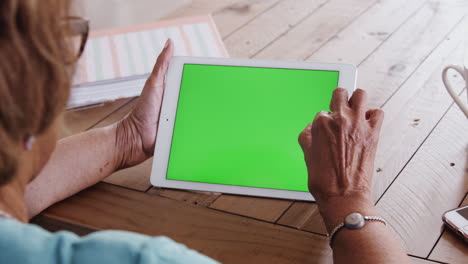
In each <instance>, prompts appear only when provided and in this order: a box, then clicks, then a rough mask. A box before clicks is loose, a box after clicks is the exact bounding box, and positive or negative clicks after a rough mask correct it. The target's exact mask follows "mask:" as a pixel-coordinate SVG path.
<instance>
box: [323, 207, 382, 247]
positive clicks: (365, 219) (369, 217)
mask: <svg viewBox="0 0 468 264" xmlns="http://www.w3.org/2000/svg"><path fill="white" fill-rule="evenodd" d="M353 214H358V215H360V214H359V213H352V214H349V215H348V216H346V218H347V217H349V216H351V215H353ZM346 218H345V219H346ZM362 218H363V220H364V221H377V222H381V223H383V224H384V225H387V221H385V219H383V218H382V217H380V216H362ZM345 226H346V224H345V221H343V222H341V223H340V224H339V225H337V226H336V227H335V228H333V230H332V231H331V233H330V234H328V237H329V238H330V241H329V243H330V247H331V248H333V239H334V237H335V235H336V233H337V232H338V231H340V230H341V229H343V228H344V227H345ZM363 226H364V225H363V224H362V225H359V226H357V227H349V226H348V227H347V228H348V229H351V230H352V229H360V228H362V227H363Z"/></svg>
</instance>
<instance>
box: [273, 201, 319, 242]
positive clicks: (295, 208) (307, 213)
mask: <svg viewBox="0 0 468 264" xmlns="http://www.w3.org/2000/svg"><path fill="white" fill-rule="evenodd" d="M278 224H281V225H285V226H291V227H295V228H297V229H301V230H307V231H310V232H314V233H318V234H322V235H326V234H327V229H326V228H325V224H324V222H323V218H322V216H321V215H320V211H319V209H318V206H317V204H316V203H311V202H295V203H294V204H293V205H292V206H291V208H289V209H288V211H287V212H286V213H285V214H284V215H283V216H282V217H281V218H280V219H279V220H278Z"/></svg>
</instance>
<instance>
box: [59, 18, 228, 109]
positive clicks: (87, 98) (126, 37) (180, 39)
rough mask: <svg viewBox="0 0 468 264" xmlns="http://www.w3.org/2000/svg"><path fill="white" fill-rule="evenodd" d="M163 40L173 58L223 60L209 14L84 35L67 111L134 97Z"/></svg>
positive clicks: (220, 40) (220, 45)
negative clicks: (170, 42)
mask: <svg viewBox="0 0 468 264" xmlns="http://www.w3.org/2000/svg"><path fill="white" fill-rule="evenodd" d="M168 38H171V39H172V40H173V42H174V46H175V51H174V53H175V54H174V55H175V56H197V57H229V55H228V53H227V51H226V48H225V46H224V43H223V41H222V39H221V36H220V34H219V32H218V30H217V28H216V25H215V23H214V21H213V19H212V17H211V16H210V15H208V16H197V17H186V18H182V19H176V20H167V21H159V22H156V23H152V24H145V25H137V26H131V27H125V28H116V29H111V30H105V31H96V32H92V33H90V37H89V40H88V42H87V44H86V49H85V51H84V53H83V56H82V57H81V59H80V61H79V62H78V67H77V71H76V73H75V76H74V80H73V87H72V89H71V96H70V99H69V102H68V107H67V108H68V109H79V108H82V107H90V106H95V105H100V104H102V103H103V102H109V101H114V100H117V99H120V98H127V97H134V96H138V95H140V93H141V90H142V89H143V86H144V83H145V81H146V78H147V77H148V75H149V73H150V72H151V70H152V69H153V65H154V63H155V61H156V58H157V56H158V55H159V53H160V52H161V51H162V49H163V47H164V44H165V42H166V40H167V39H168Z"/></svg>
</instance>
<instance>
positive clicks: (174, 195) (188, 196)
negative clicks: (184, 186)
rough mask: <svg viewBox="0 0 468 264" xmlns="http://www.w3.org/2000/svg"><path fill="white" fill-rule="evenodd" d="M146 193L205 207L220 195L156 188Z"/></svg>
mask: <svg viewBox="0 0 468 264" xmlns="http://www.w3.org/2000/svg"><path fill="white" fill-rule="evenodd" d="M146 193H148V194H153V195H159V196H162V197H166V198H170V199H173V200H177V201H183V202H187V203H191V204H194V205H200V206H205V207H207V206H209V205H210V204H211V203H213V201H214V200H216V198H218V196H220V195H221V193H215V192H202V191H187V190H177V189H167V188H157V187H153V188H151V189H150V190H149V191H147V192H146Z"/></svg>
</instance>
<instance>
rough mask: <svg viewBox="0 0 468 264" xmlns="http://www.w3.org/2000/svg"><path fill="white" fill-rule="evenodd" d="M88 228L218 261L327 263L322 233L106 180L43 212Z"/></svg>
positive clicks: (329, 252) (325, 242) (328, 251)
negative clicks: (137, 236)
mask: <svg viewBox="0 0 468 264" xmlns="http://www.w3.org/2000/svg"><path fill="white" fill-rule="evenodd" d="M42 217H45V218H52V219H55V220H56V221H62V222H64V223H66V224H68V225H75V226H80V227H84V228H87V229H91V230H103V229H118V230H128V231H133V232H138V233H143V234H147V235H151V236H158V235H164V236H168V237H170V238H172V239H174V240H176V241H178V242H180V243H184V244H186V245H187V246H188V247H190V248H193V249H195V250H198V251H199V252H201V253H203V254H206V255H208V256H210V257H212V258H214V259H216V260H218V261H221V262H222V263H306V262H307V263H331V262H332V259H331V250H330V249H329V247H328V244H327V239H326V237H324V236H319V235H314V234H310V233H307V232H303V231H299V230H294V229H291V228H286V227H281V226H276V225H272V224H269V223H265V222H262V221H258V220H253V219H246V218H244V217H240V216H235V215H231V214H226V213H223V212H219V211H215V210H211V209H208V208H203V207H199V206H193V205H190V204H187V203H182V202H179V201H174V200H171V199H166V198H162V197H159V196H155V195H148V194H145V193H140V192H137V191H132V190H128V189H125V188H121V187H117V186H113V185H108V184H104V183H100V184H97V185H96V186H94V187H92V188H90V189H88V190H85V191H83V192H81V193H79V194H77V195H75V196H73V197H71V198H69V199H67V200H66V201H64V202H60V203H58V204H56V205H54V206H52V207H50V208H49V209H47V210H46V211H45V212H44V214H43V216H42Z"/></svg>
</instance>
